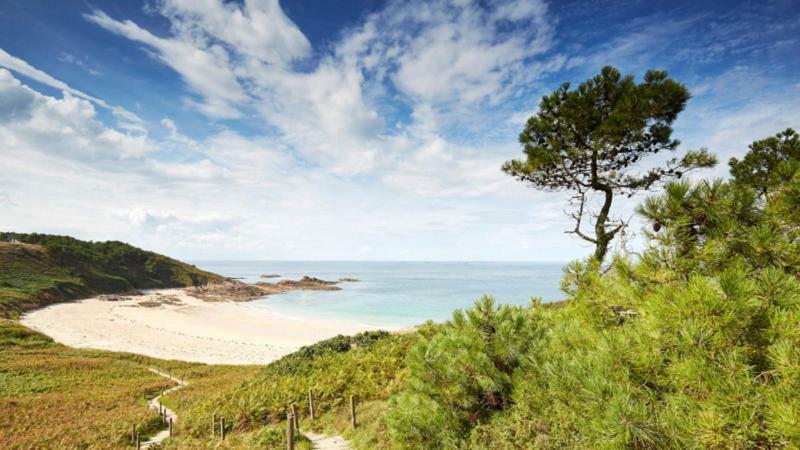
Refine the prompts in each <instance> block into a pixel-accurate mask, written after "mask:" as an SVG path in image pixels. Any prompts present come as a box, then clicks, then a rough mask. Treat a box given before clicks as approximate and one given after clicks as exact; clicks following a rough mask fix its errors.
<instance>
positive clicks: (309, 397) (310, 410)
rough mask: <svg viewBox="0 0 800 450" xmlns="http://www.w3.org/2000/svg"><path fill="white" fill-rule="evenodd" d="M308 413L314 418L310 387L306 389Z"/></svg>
mask: <svg viewBox="0 0 800 450" xmlns="http://www.w3.org/2000/svg"><path fill="white" fill-rule="evenodd" d="M308 415H309V417H311V420H314V397H312V395H311V389H309V390H308Z"/></svg>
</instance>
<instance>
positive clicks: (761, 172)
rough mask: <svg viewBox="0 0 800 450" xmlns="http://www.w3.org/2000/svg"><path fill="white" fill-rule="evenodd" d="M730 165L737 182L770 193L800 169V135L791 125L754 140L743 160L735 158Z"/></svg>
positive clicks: (760, 191) (762, 192) (763, 192)
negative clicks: (772, 134)
mask: <svg viewBox="0 0 800 450" xmlns="http://www.w3.org/2000/svg"><path fill="white" fill-rule="evenodd" d="M728 165H729V166H730V169H731V175H733V179H734V180H735V182H736V183H737V184H740V185H744V186H748V187H750V188H753V189H756V190H758V192H759V193H761V194H763V195H766V194H768V193H769V192H771V191H772V190H773V189H774V188H775V187H778V186H782V185H784V184H786V183H787V182H789V181H790V180H791V179H792V178H793V177H794V175H795V174H796V173H798V171H800V137H798V135H797V132H795V131H794V130H793V129H791V128H789V129H787V130H785V131H783V132H781V133H778V134H776V135H775V136H772V137H769V138H766V139H762V140H760V141H756V142H753V143H752V144H750V151H749V152H748V153H747V155H745V157H744V158H743V159H742V160H741V161H740V160H738V159H736V158H731V159H730V161H729V162H728Z"/></svg>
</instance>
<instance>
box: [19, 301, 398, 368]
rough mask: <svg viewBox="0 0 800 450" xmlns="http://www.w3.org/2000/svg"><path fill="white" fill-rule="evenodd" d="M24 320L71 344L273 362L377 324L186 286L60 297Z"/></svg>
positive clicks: (207, 359) (205, 359) (196, 358)
mask: <svg viewBox="0 0 800 450" xmlns="http://www.w3.org/2000/svg"><path fill="white" fill-rule="evenodd" d="M143 304H144V305H143ZM21 322H22V323H23V324H24V325H25V326H27V327H30V328H32V329H34V330H36V331H39V332H42V333H45V334H47V335H49V336H51V337H52V338H53V339H55V340H56V341H57V342H59V343H61V344H64V345H69V346H71V347H76V348H90V349H99V350H111V351H119V352H130V353H138V354H142V355H147V356H151V357H156V358H163V359H177V360H182V361H190V362H202V363H208V364H267V363H269V362H271V361H274V360H276V359H279V358H280V357H282V356H284V355H287V354H289V353H291V352H293V351H295V350H297V349H298V348H300V347H302V346H304V345H310V344H313V343H314V342H317V341H320V340H322V339H327V338H330V337H333V336H336V335H338V334H344V335H351V334H355V333H359V332H362V331H368V330H374V329H377V328H376V327H374V326H370V325H365V324H356V323H350V322H346V321H339V320H330V319H326V320H315V319H313V318H302V317H291V316H286V315H282V314H277V313H274V312H271V311H269V310H268V309H264V308H258V307H253V306H252V305H250V304H248V303H243V302H232V301H222V302H208V301H203V300H200V299H197V298H195V297H193V296H191V295H189V294H188V293H187V291H186V290H185V289H163V290H153V291H146V292H144V295H137V296H130V297H120V298H119V299H118V300H113V301H112V300H109V299H108V297H105V296H98V297H93V298H89V299H85V300H79V301H74V302H68V303H60V304H55V305H51V306H48V307H45V308H41V309H38V310H36V311H32V312H30V313H27V314H25V315H24V316H23V317H22V319H21ZM383 328H384V329H385V328H386V327H383Z"/></svg>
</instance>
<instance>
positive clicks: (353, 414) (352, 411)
mask: <svg viewBox="0 0 800 450" xmlns="http://www.w3.org/2000/svg"><path fill="white" fill-rule="evenodd" d="M350 423H351V424H352V425H353V428H355V427H356V426H357V425H358V423H357V422H356V397H355V395H351V396H350Z"/></svg>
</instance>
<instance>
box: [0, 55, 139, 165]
mask: <svg viewBox="0 0 800 450" xmlns="http://www.w3.org/2000/svg"><path fill="white" fill-rule="evenodd" d="M0 105H5V106H4V107H3V108H0V125H2V128H0V142H2V143H4V144H5V151H6V152H8V153H10V154H13V152H14V151H15V150H27V149H36V150H44V151H47V152H50V153H52V154H55V155H58V156H64V157H72V158H81V159H83V158H85V159H89V160H93V159H113V160H120V159H128V158H139V157H142V156H144V155H145V154H147V153H149V152H151V151H153V148H152V147H151V146H150V145H149V143H148V142H147V137H146V136H145V135H142V134H136V135H134V134H130V133H123V132H120V131H117V130H114V129H112V128H107V127H105V126H104V125H102V124H101V123H100V122H99V121H98V120H97V118H96V111H95V109H94V106H92V103H90V102H89V101H87V100H84V99H81V98H78V97H75V96H73V95H72V94H70V93H69V92H66V93H65V94H64V98H62V99H56V98H53V97H48V96H45V95H42V94H40V93H38V92H36V91H34V90H33V89H30V88H29V87H27V86H24V85H22V83H21V82H20V81H19V80H17V79H15V78H14V77H13V76H12V75H11V73H10V72H9V71H7V70H5V69H0Z"/></svg>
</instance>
